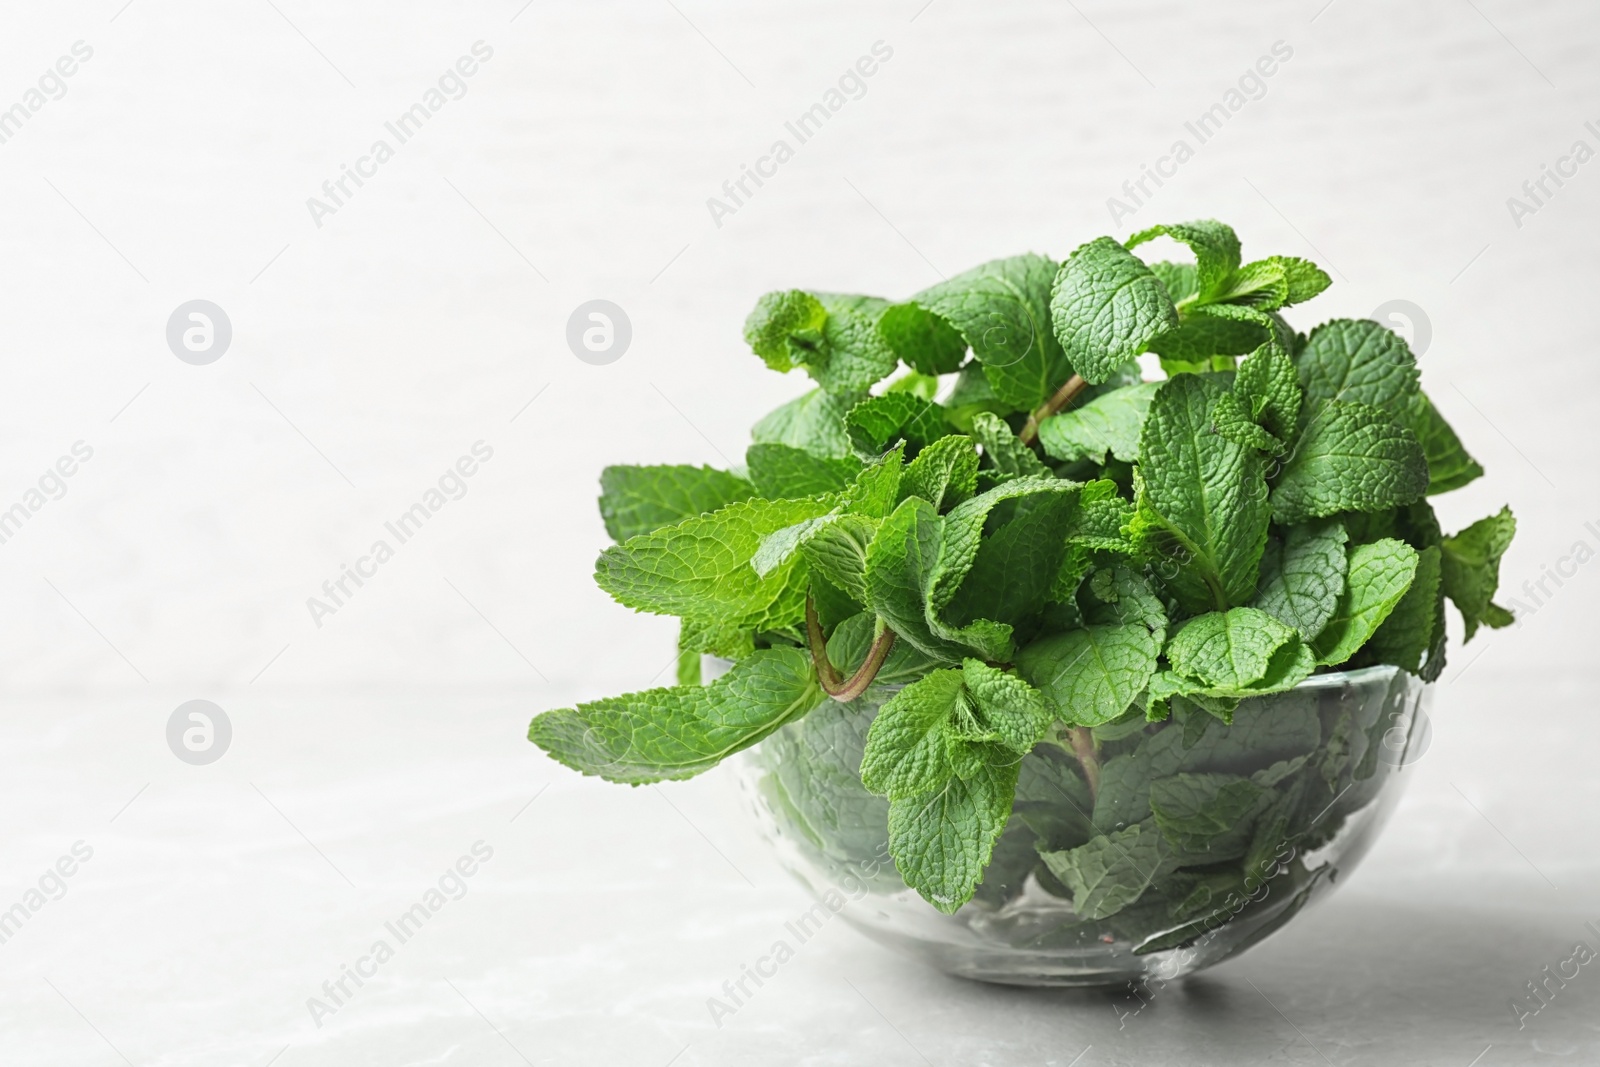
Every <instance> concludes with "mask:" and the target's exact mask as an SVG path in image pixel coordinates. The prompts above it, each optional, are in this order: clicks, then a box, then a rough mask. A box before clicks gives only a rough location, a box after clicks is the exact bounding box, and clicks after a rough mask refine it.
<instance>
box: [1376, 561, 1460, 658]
mask: <svg viewBox="0 0 1600 1067" xmlns="http://www.w3.org/2000/svg"><path fill="white" fill-rule="evenodd" d="M1440 555H1441V554H1440V551H1439V546H1438V545H1429V546H1428V547H1427V548H1425V549H1423V550H1422V551H1421V552H1420V553H1418V555H1417V573H1416V577H1414V578H1413V579H1412V581H1411V587H1410V588H1409V589H1407V590H1406V593H1405V596H1403V597H1401V598H1400V603H1398V604H1396V605H1395V606H1394V610H1393V611H1391V612H1390V613H1389V617H1388V618H1387V619H1385V620H1384V621H1383V624H1382V625H1381V626H1379V627H1378V629H1377V631H1376V632H1374V633H1373V635H1372V640H1371V641H1369V642H1367V648H1366V653H1367V655H1368V656H1370V658H1371V659H1372V660H1373V661H1374V662H1377V663H1392V664H1394V665H1395V666H1396V667H1403V668H1404V669H1406V670H1408V671H1410V672H1411V673H1412V674H1421V673H1422V671H1423V668H1424V664H1425V663H1426V662H1427V660H1428V659H1429V658H1430V653H1431V650H1432V649H1433V648H1434V640H1435V636H1436V635H1435V629H1436V628H1440V627H1443V626H1444V612H1443V611H1442V610H1441V607H1442V603H1441V601H1440V596H1441V589H1440V581H1439V578H1440Z"/></svg>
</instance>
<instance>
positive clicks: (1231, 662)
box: [1166, 608, 1299, 689]
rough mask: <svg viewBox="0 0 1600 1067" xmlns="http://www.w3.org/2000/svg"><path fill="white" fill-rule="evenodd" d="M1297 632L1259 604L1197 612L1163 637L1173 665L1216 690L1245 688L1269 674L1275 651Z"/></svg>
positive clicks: (1290, 639) (1178, 670) (1176, 669)
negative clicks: (1167, 637) (1254, 606)
mask: <svg viewBox="0 0 1600 1067" xmlns="http://www.w3.org/2000/svg"><path fill="white" fill-rule="evenodd" d="M1298 641H1299V637H1298V635H1297V634H1296V633H1295V631H1294V629H1293V628H1292V627H1290V626H1287V625H1285V624H1284V623H1282V622H1279V621H1278V620H1277V619H1275V618H1273V617H1272V616H1271V615H1268V614H1267V613H1266V612H1264V611H1261V610H1260V609H1258V608H1231V609H1229V610H1228V611H1213V612H1209V613H1207V614H1205V615H1198V616H1196V617H1195V618H1193V619H1190V620H1189V621H1188V622H1186V623H1184V624H1183V627H1182V629H1180V630H1179V631H1178V632H1177V634H1175V635H1174V636H1173V638H1172V640H1171V641H1169V642H1167V649H1166V653H1167V660H1168V662H1170V663H1171V664H1172V668H1173V670H1175V671H1177V672H1178V673H1179V674H1183V675H1186V676H1188V677H1190V678H1193V679H1196V680H1197V681H1200V682H1203V683H1205V684H1206V685H1207V686H1208V687H1211V688H1215V689H1247V688H1249V687H1251V686H1254V685H1255V684H1256V683H1258V682H1260V681H1261V680H1262V679H1263V678H1265V677H1266V675H1267V670H1268V668H1269V666H1270V665H1271V663H1272V658H1273V656H1274V654H1276V653H1277V651H1278V650H1279V649H1280V648H1282V647H1283V646H1284V645H1287V644H1289V643H1290V642H1298Z"/></svg>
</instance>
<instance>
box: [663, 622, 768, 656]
mask: <svg viewBox="0 0 1600 1067" xmlns="http://www.w3.org/2000/svg"><path fill="white" fill-rule="evenodd" d="M755 636H756V635H755V630H754V629H753V628H752V627H750V626H743V627H741V626H739V625H737V623H735V624H732V625H730V624H729V623H728V621H727V620H725V619H722V618H701V617H698V616H694V615H685V616H684V617H683V619H682V622H681V623H680V625H679V629H678V648H679V649H680V650H682V651H685V652H689V651H692V652H694V653H696V654H697V655H698V654H700V653H705V654H706V655H710V656H720V657H721V658H723V659H731V660H735V661H738V660H742V659H744V658H745V657H746V656H748V655H750V653H752V652H754V651H755V649H756V644H755Z"/></svg>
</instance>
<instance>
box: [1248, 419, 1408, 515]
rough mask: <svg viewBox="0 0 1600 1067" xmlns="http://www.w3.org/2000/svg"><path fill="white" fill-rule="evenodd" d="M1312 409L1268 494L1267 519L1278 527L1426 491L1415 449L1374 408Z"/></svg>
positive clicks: (1376, 507) (1393, 503)
mask: <svg viewBox="0 0 1600 1067" xmlns="http://www.w3.org/2000/svg"><path fill="white" fill-rule="evenodd" d="M1312 411H1313V414H1312V416H1311V419H1310V421H1309V423H1308V424H1307V426H1306V428H1305V430H1304V431H1303V432H1302V433H1301V435H1300V440H1299V441H1298V442H1297V443H1296V444H1295V448H1294V451H1293V452H1292V453H1291V454H1290V456H1289V458H1288V460H1287V461H1286V462H1285V463H1284V467H1283V471H1282V472H1281V473H1280V474H1279V476H1278V480H1277V484H1276V485H1274V486H1273V488H1272V517H1273V518H1274V519H1275V520H1277V521H1278V522H1279V523H1282V524H1284V525H1288V524H1291V523H1296V522H1304V521H1305V520H1306V519H1314V518H1321V517H1323V516H1325V515H1333V514H1336V513H1338V512H1341V511H1382V510H1383V509H1385V508H1392V507H1398V506H1400V505H1402V504H1409V503H1411V502H1412V501H1414V500H1418V499H1420V498H1421V497H1422V495H1423V494H1424V493H1425V492H1427V489H1428V461H1427V458H1426V457H1425V456H1424V455H1423V452H1422V446H1421V445H1420V444H1418V443H1417V438H1416V436H1415V435H1414V434H1412V432H1411V431H1410V430H1408V429H1406V428H1405V427H1404V426H1402V425H1401V424H1400V423H1398V422H1396V421H1395V420H1394V419H1393V418H1392V417H1391V416H1389V415H1388V414H1387V413H1386V412H1385V411H1384V410H1383V409H1382V408H1377V407H1373V406H1372V405H1370V404H1362V403H1351V402H1347V401H1340V400H1324V401H1321V402H1320V403H1318V404H1316V405H1314V406H1313V408H1312Z"/></svg>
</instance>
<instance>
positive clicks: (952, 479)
mask: <svg viewBox="0 0 1600 1067" xmlns="http://www.w3.org/2000/svg"><path fill="white" fill-rule="evenodd" d="M977 491H978V453H977V450H976V449H974V448H973V445H972V438H970V437H966V436H963V435H961V434H951V435H950V436H949V437H941V438H939V439H938V440H937V441H935V442H933V444H931V445H929V446H928V447H926V448H924V449H923V450H922V451H921V452H918V453H917V458H916V459H913V460H912V461H911V462H910V463H909V464H907V465H906V469H905V474H904V475H903V476H902V477H901V479H900V493H901V495H902V496H920V497H921V498H922V499H924V500H926V501H928V503H930V504H932V505H933V506H934V508H935V509H937V510H939V511H949V510H950V509H951V508H953V507H955V506H956V505H957V504H959V503H961V502H962V501H963V500H966V499H968V498H969V497H971V496H972V494H974V493H976V492H977Z"/></svg>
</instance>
